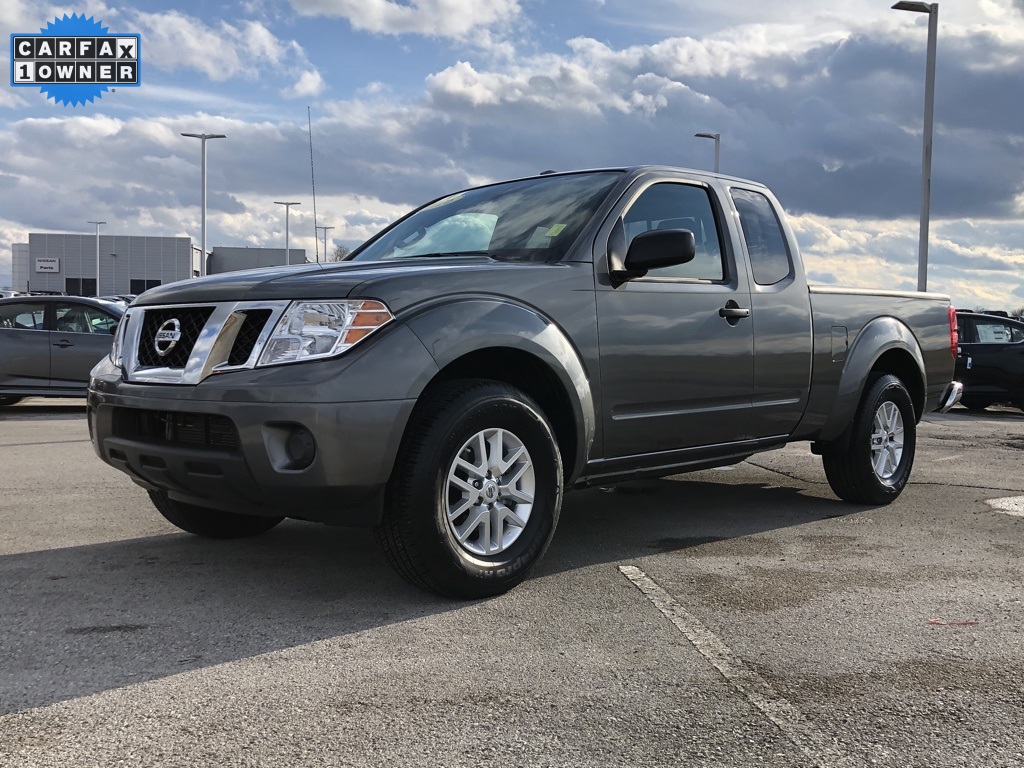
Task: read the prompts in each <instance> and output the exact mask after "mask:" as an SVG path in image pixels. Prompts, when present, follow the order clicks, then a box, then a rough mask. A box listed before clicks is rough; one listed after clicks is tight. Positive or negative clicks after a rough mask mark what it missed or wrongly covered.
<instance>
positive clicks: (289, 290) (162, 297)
mask: <svg viewBox="0 0 1024 768" xmlns="http://www.w3.org/2000/svg"><path fill="white" fill-rule="evenodd" d="M488 264H494V262H492V261H491V260H490V259H488V258H486V257H479V256H474V257H458V258H438V257H429V258H423V259H415V258H413V259H402V260H395V261H365V262H352V261H349V262H341V263H337V264H310V265H306V266H301V267H267V268H263V269H247V270H242V271H239V272H227V273H224V274H220V275H212V276H210V277H204V278H199V279H193V280H181V281H179V282H176V283H168V284H167V285H162V286H160V287H159V288H153V289H151V290H148V291H146V292H145V293H144V294H143V295H142V296H140V297H139V298H138V299H136V301H135V303H136V304H139V305H150V306H152V305H155V304H195V303H199V302H213V301H273V300H282V299H344V298H345V297H347V296H348V295H349V294H350V293H351V292H352V290H353V289H354V288H355V287H356V286H358V285H361V284H362V283H365V282H368V281H375V282H376V281H379V280H381V279H382V278H383V279H387V278H388V277H391V276H395V277H398V276H401V277H406V278H407V277H416V276H422V277H426V276H428V275H429V276H441V275H442V274H443V273H445V272H449V273H452V272H455V273H457V272H462V271H466V270H472V271H476V270H478V269H480V268H481V267H482V266H483V267H486V265H488ZM442 279H443V277H442Z"/></svg>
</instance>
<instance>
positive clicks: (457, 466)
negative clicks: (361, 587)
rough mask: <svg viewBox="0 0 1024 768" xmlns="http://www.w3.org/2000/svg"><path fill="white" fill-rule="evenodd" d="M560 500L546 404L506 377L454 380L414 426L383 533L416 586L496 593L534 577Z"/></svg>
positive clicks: (385, 545) (463, 594) (459, 594)
mask: <svg viewBox="0 0 1024 768" xmlns="http://www.w3.org/2000/svg"><path fill="white" fill-rule="evenodd" d="M496 449H497V450H496ZM499 457H500V458H499ZM561 506H562V460H561V455H560V453H559V450H558V445H557V443H556V441H555V437H554V434H553V432H552V430H551V426H550V424H549V423H548V421H547V419H546V418H545V416H544V414H543V412H542V411H541V409H540V407H539V406H538V405H537V404H536V403H534V402H533V400H531V399H530V398H529V397H528V396H527V395H525V394H523V393H522V392H520V391H519V390H518V389H516V388H515V387H513V386H511V385H509V384H505V383H503V382H498V381H486V380H480V381H476V380H458V381H452V382H447V383H445V384H443V385H442V386H441V387H439V388H438V389H437V390H435V391H434V392H433V393H431V394H430V395H428V396H427V397H426V399H425V400H424V401H423V402H422V403H421V404H420V407H418V408H417V410H416V413H415V414H414V416H413V420H412V421H411V422H410V425H409V427H408V429H407V430H406V434H405V438H404V439H403V442H402V446H401V449H400V450H399V454H398V458H397V460H396V463H395V468H394V471H393V473H392V478H391V481H390V482H389V484H388V491H387V504H386V507H385V513H384V518H383V521H382V523H381V525H379V526H378V527H377V528H376V534H377V540H378V541H379V542H380V545H381V548H382V549H383V550H384V554H385V556H386V557H387V559H388V561H389V562H390V563H391V565H392V567H393V568H394V569H395V570H396V571H398V573H399V574H401V576H402V577H403V578H405V579H406V580H407V581H409V582H410V583H411V584H414V585H415V586H417V587H420V588H422V589H426V590H428V591H431V592H435V593H437V594H439V595H443V596H445V597H452V598H462V599H476V598H483V597H491V596H494V595H499V594H502V593H504V592H507V591H508V590H509V589H511V588H512V587H514V586H516V585H517V584H519V583H520V582H521V581H523V579H525V578H526V577H527V576H528V575H529V573H530V570H531V569H532V568H533V567H534V566H535V565H536V564H537V562H538V561H539V560H540V559H541V557H542V556H543V554H544V552H545V550H546V549H547V547H548V544H550V542H551V538H552V536H553V535H554V532H555V526H556V525H557V524H558V515H559V512H560V510H561Z"/></svg>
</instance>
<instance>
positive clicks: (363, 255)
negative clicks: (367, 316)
mask: <svg viewBox="0 0 1024 768" xmlns="http://www.w3.org/2000/svg"><path fill="white" fill-rule="evenodd" d="M620 177H621V173H619V172H616V171H612V172H605V171H602V172H594V173H577V174H571V175H566V176H541V177H539V178H535V179H524V180H522V181H510V182H507V183H505V184H495V185H493V186H489V187H481V188H479V189H471V190H468V191H466V192H459V193H457V194H454V195H449V196H448V197H444V198H442V199H440V200H438V201H437V202H435V203H431V204H430V205H428V206H426V207H424V208H421V209H420V210H418V211H416V212H415V213H414V214H412V215H411V216H409V217H408V218H407V219H405V220H404V221H402V222H400V223H399V224H397V225H395V227H394V228H393V229H391V230H390V231H388V232H386V233H385V234H384V235H382V236H381V237H380V238H378V239H377V240H375V241H374V242H372V243H370V244H369V245H368V246H367V247H366V248H364V249H363V250H361V251H359V252H358V253H357V254H356V255H355V256H353V257H352V260H353V261H379V260H383V259H403V258H411V257H413V256H459V255H487V256H491V257H493V258H496V259H504V260H512V261H554V260H558V259H560V258H562V257H563V256H564V255H565V253H566V252H567V251H568V250H569V247H570V246H571V245H572V244H573V243H574V242H575V241H576V238H577V237H578V236H579V234H580V232H581V231H582V230H583V227H584V226H585V225H586V223H587V222H588V221H590V219H591V217H592V216H593V215H594V212H595V211H596V210H597V208H598V206H599V205H600V204H601V201H602V200H604V198H605V196H606V195H607V194H608V191H609V190H610V189H611V187H612V185H613V184H615V182H616V181H618V179H619V178H620Z"/></svg>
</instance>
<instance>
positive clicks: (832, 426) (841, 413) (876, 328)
mask: <svg viewBox="0 0 1024 768" xmlns="http://www.w3.org/2000/svg"><path fill="white" fill-rule="evenodd" d="M893 351H896V352H897V354H898V355H900V356H901V361H902V362H903V363H904V364H903V365H902V366H901V368H902V374H901V375H900V378H901V379H907V378H908V377H909V376H914V377H916V380H910V381H904V384H905V385H906V387H907V389H908V390H909V391H910V393H911V399H912V400H913V401H914V410H915V412H916V413H917V417H918V419H919V420H920V417H921V415H922V411H923V407H924V402H923V394H924V391H925V377H924V371H925V365H924V355H923V354H922V353H921V346H920V345H919V344H918V343H917V339H916V338H915V337H914V334H913V332H912V331H911V330H910V328H908V327H907V326H906V325H905V324H903V323H902V322H900V321H899V320H897V319H896V318H894V317H878V318H875V319H874V320H872V321H870V322H869V323H868V324H867V325H865V326H864V328H863V329H862V330H861V332H860V333H859V334H857V338H856V339H855V340H854V342H853V345H852V346H851V347H850V351H849V353H848V354H847V357H846V364H845V365H844V366H843V373H842V376H841V378H840V380H839V387H838V388H837V390H836V397H835V401H834V402H833V405H832V413H831V415H830V416H829V418H828V420H827V421H826V422H825V426H824V427H822V429H821V432H820V434H819V436H818V440H819V441H820V442H831V441H834V440H836V439H838V438H840V437H841V436H842V435H843V433H844V432H845V431H846V428H847V427H848V426H849V425H850V423H851V422H852V421H853V418H854V415H855V414H856V412H857V406H858V405H859V404H860V400H861V397H862V396H863V392H864V389H865V387H866V386H867V383H868V380H869V379H870V378H871V375H872V373H875V372H878V369H879V361H880V360H881V358H882V357H883V356H884V355H886V354H887V353H890V352H893ZM887 359H888V358H887ZM888 367H889V366H887V365H883V366H881V369H882V370H881V372H890V371H888V370H886V369H887V368H888Z"/></svg>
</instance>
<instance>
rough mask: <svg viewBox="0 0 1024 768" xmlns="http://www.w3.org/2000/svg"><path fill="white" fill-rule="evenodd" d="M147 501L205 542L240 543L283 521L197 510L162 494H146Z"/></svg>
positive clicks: (159, 492) (195, 507)
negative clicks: (230, 541)
mask: <svg viewBox="0 0 1024 768" xmlns="http://www.w3.org/2000/svg"><path fill="white" fill-rule="evenodd" d="M149 498H150V500H151V501H152V502H153V506H154V507H156V508H157V511H158V512H159V513H160V514H161V515H163V516H164V517H165V518H167V520H168V521H170V522H172V523H174V524H175V525H176V526H178V527H179V528H181V530H183V531H187V532H188V533H194V534H195V535H196V536H203V537H205V538H208V539H241V538H245V537H247V536H257V535H259V534H261V533H265V532H266V531H269V530H270V529H271V528H273V527H274V526H275V525H277V524H278V523H280V522H281V521H282V520H284V518H283V517H262V516H260V515H239V514H235V513H233V512H221V511H220V510H217V509H207V508H206V507H197V506H196V505H195V504H186V503H184V502H182V501H175V500H174V499H172V498H171V497H169V496H168V495H167V494H166V493H164V492H163V491H150V492H149Z"/></svg>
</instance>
